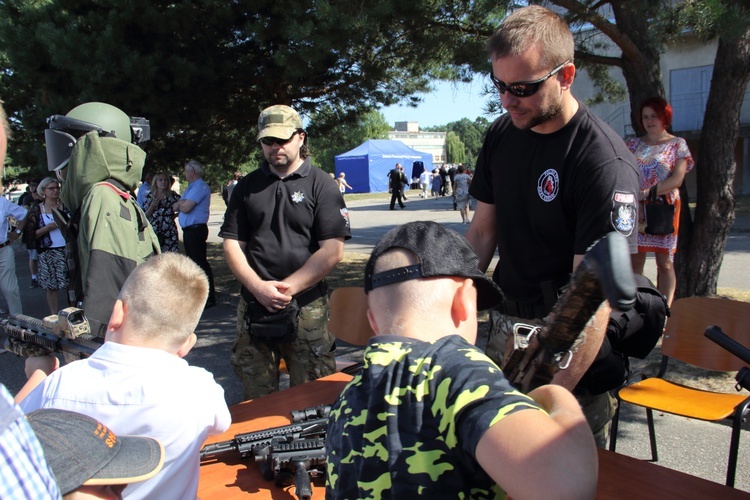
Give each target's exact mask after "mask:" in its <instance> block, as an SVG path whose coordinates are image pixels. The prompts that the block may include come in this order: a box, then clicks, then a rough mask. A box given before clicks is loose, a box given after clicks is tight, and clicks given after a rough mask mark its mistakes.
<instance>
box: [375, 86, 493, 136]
mask: <svg viewBox="0 0 750 500" xmlns="http://www.w3.org/2000/svg"><path fill="white" fill-rule="evenodd" d="M486 81H487V78H486V77H485V76H484V75H478V76H477V77H476V78H474V81H473V82H472V83H469V84H452V83H448V82H437V83H436V84H435V91H434V92H432V93H430V94H422V95H421V97H423V98H424V102H422V104H420V105H419V107H417V108H410V107H408V106H388V107H387V108H383V109H381V112H382V113H383V115H385V119H386V121H387V122H388V124H389V125H390V126H391V127H393V123H394V122H401V121H409V122H419V126H420V128H423V127H433V126H435V125H446V124H448V123H450V122H454V121H458V120H460V119H461V118H468V119H469V120H472V121H473V120H474V119H475V118H476V117H478V116H483V115H484V109H483V108H484V104H485V100H486V99H487V97H486V96H482V89H483V85H484V83H485V82H486ZM486 118H487V119H488V120H490V121H492V119H493V118H492V117H490V116H486Z"/></svg>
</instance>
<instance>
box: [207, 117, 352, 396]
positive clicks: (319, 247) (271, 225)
mask: <svg viewBox="0 0 750 500" xmlns="http://www.w3.org/2000/svg"><path fill="white" fill-rule="evenodd" d="M258 140H259V141H260V144H261V148H262V149H263V156H264V157H265V161H263V162H262V163H261V165H260V168H258V169H257V170H255V171H254V172H251V173H249V174H248V175H246V176H245V177H243V178H242V179H241V180H240V181H239V183H238V184H237V186H236V187H235V188H234V192H233V193H232V197H231V198H230V200H229V206H228V207H227V211H226V214H225V216H224V224H223V225H222V227H221V232H220V233H219V236H221V237H222V238H224V254H225V256H226V259H227V263H228V264H229V268H230V269H231V270H232V273H233V274H234V276H235V278H237V280H238V281H239V282H240V283H241V284H242V293H241V299H240V305H239V307H238V309H237V340H236V342H235V345H234V347H233V349H232V356H231V362H232V366H233V367H234V371H235V373H237V375H238V376H239V377H240V379H241V380H242V386H243V396H244V398H245V399H252V398H256V397H259V396H263V395H265V394H269V393H271V392H274V391H277V390H278V389H279V360H280V359H281V358H283V359H284V361H285V362H286V365H287V367H288V369H289V376H290V382H291V385H298V384H303V383H305V382H308V381H310V380H314V379H316V378H319V377H323V376H325V375H330V374H331V373H334V372H335V370H336V362H335V359H334V355H333V350H334V349H335V344H334V341H335V339H334V337H333V336H332V335H331V334H330V333H329V332H328V331H327V329H326V321H327V318H328V295H327V290H326V284H325V277H326V276H327V275H328V274H329V273H330V272H331V270H333V268H334V267H335V266H336V264H338V263H339V261H340V260H341V258H342V257H343V254H344V240H345V239H349V238H350V237H351V233H350V229H349V214H348V212H347V209H346V204H345V203H344V199H343V197H342V196H341V194H340V193H339V191H338V187H337V185H336V183H335V182H331V179H330V176H329V175H328V174H327V173H325V172H323V171H322V170H320V169H319V168H317V167H313V166H312V164H311V163H310V160H309V158H307V154H308V153H307V133H306V132H305V131H304V130H303V128H302V120H301V119H300V117H299V115H298V114H297V112H296V111H295V110H293V109H292V108H290V107H288V106H283V105H276V106H271V107H269V108H266V109H265V110H263V112H261V114H260V117H259V119H258ZM297 308H299V309H297ZM297 320H298V323H297Z"/></svg>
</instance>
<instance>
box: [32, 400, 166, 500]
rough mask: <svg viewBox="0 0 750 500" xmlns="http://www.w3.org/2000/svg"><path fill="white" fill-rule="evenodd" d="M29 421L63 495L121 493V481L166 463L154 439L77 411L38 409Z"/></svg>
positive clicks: (71, 499) (140, 477) (73, 498)
mask: <svg viewBox="0 0 750 500" xmlns="http://www.w3.org/2000/svg"><path fill="white" fill-rule="evenodd" d="M28 422H29V424H30V425H31V428H32V429H33V430H34V434H36V437H37V439H38V440H39V442H40V443H41V445H42V450H43V451H44V457H45V459H46V460H47V464H48V465H49V467H50V468H51V469H52V473H53V474H54V475H55V480H56V481H57V485H58V487H59V488H60V492H61V493H62V496H63V499H64V500H79V499H80V500H82V499H85V498H122V490H124V489H125V486H127V485H128V484H130V483H137V482H140V481H145V480H146V479H149V478H152V477H154V476H155V475H156V473H158V472H159V471H160V470H161V468H162V466H163V465H164V448H163V447H162V445H161V443H159V441H157V440H156V439H153V438H149V437H140V436H116V435H115V434H114V433H113V432H112V431H111V430H109V429H107V427H106V426H105V425H104V424H102V423H101V422H99V421H97V420H95V419H93V418H91V417H87V416H86V415H81V414H80V413H75V412H72V411H66V410H48V409H44V410H37V411H35V412H33V413H31V414H29V415H28Z"/></svg>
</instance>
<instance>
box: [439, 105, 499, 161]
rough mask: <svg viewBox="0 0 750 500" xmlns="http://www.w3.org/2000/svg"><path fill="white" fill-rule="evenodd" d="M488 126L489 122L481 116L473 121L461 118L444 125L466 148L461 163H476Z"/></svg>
mask: <svg viewBox="0 0 750 500" xmlns="http://www.w3.org/2000/svg"><path fill="white" fill-rule="evenodd" d="M489 126H490V122H489V121H488V120H487V119H486V118H484V117H482V116H480V117H477V118H476V119H475V120H474V121H471V120H469V119H468V118H463V119H461V120H459V121H457V122H451V123H449V124H448V125H447V126H446V130H448V131H449V132H454V133H455V134H456V135H458V137H459V138H460V139H461V142H462V143H463V144H464V146H465V148H466V158H465V159H464V160H463V161H462V162H461V163H467V164H469V165H471V166H473V165H476V159H477V156H478V155H479V150H480V149H481V148H482V143H483V142H484V135H485V134H486V133H487V128H488V127H489ZM449 161H450V160H449ZM451 162H452V163H456V162H453V161H451Z"/></svg>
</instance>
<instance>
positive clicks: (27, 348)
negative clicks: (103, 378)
mask: <svg viewBox="0 0 750 500" xmlns="http://www.w3.org/2000/svg"><path fill="white" fill-rule="evenodd" d="M0 328H2V329H3V330H4V331H5V342H4V345H3V347H4V348H5V349H6V350H8V351H10V352H13V353H15V354H17V355H19V356H24V357H31V356H46V355H48V354H52V353H61V354H62V355H63V358H64V360H65V362H68V363H69V362H71V361H75V360H77V359H83V358H88V357H89V356H91V355H92V354H93V353H94V351H96V350H97V349H98V348H99V347H101V345H102V342H103V341H104V339H102V338H99V337H96V336H93V335H91V329H90V327H89V322H88V319H86V315H85V314H84V313H83V311H82V310H81V309H78V308H75V307H68V308H66V309H63V310H61V311H60V312H59V313H58V314H57V315H52V316H47V317H46V318H44V320H39V319H37V318H32V317H31V316H24V315H23V314H11V315H10V316H9V317H8V318H7V319H4V320H2V321H0Z"/></svg>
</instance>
